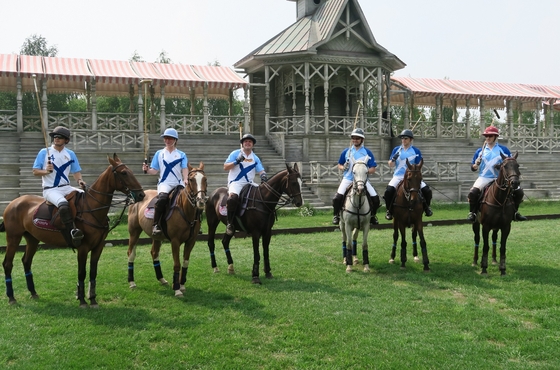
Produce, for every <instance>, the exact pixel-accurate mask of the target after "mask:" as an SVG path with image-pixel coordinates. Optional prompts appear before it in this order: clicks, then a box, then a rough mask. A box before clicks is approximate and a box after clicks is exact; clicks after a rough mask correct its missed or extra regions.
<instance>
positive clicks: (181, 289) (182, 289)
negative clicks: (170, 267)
mask: <svg viewBox="0 0 560 370" xmlns="http://www.w3.org/2000/svg"><path fill="white" fill-rule="evenodd" d="M179 290H180V291H181V292H183V293H185V292H186V291H187V288H185V286H184V285H181V286H179Z"/></svg>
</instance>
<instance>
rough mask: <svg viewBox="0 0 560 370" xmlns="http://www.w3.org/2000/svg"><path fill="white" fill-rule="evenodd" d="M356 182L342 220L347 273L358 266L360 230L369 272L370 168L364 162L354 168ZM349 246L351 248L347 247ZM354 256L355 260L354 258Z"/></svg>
mask: <svg viewBox="0 0 560 370" xmlns="http://www.w3.org/2000/svg"><path fill="white" fill-rule="evenodd" d="M352 173H353V175H354V180H353V182H352V188H351V190H350V191H349V192H348V194H347V195H346V198H345V201H344V208H343V209H342V214H341V216H342V217H341V219H340V231H342V254H343V255H344V259H345V261H346V272H352V264H353V263H354V264H357V263H359V262H358V259H357V257H355V256H356V254H357V253H356V250H357V239H358V234H359V233H360V230H363V234H364V235H363V240H362V258H363V266H364V272H369V271H370V269H369V252H368V242H367V238H368V233H369V219H370V211H371V210H370V208H369V202H368V199H367V189H366V183H367V180H368V166H367V165H366V163H365V162H363V161H358V162H356V163H354V165H353V166H352ZM347 246H349V248H348V247H347ZM353 255H354V260H352V256H353Z"/></svg>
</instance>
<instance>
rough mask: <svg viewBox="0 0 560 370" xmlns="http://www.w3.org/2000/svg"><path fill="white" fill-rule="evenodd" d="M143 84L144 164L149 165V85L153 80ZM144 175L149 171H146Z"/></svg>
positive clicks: (142, 82) (144, 81)
mask: <svg viewBox="0 0 560 370" xmlns="http://www.w3.org/2000/svg"><path fill="white" fill-rule="evenodd" d="M140 83H141V84H144V164H146V165H147V164H148V147H149V146H148V84H149V83H152V80H142V81H140ZM144 173H148V171H146V170H144Z"/></svg>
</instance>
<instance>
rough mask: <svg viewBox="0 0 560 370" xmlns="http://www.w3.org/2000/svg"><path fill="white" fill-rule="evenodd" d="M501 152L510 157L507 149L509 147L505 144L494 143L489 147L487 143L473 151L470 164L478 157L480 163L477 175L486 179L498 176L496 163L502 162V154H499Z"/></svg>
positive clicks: (498, 170)
mask: <svg viewBox="0 0 560 370" xmlns="http://www.w3.org/2000/svg"><path fill="white" fill-rule="evenodd" d="M483 150H484V151H483ZM481 153H482V155H481ZM501 153H503V154H504V155H505V156H506V157H511V152H510V151H509V149H508V148H507V147H506V146H504V145H500V144H496V145H494V146H493V147H492V149H490V148H489V147H488V145H485V146H484V147H482V148H478V149H477V151H476V152H475V153H474V156H473V159H472V161H471V164H475V163H476V161H477V160H478V158H479V157H480V165H479V166H478V176H479V177H483V178H486V179H497V178H498V173H499V172H500V169H499V168H496V167H498V166H496V165H499V164H501V163H502V162H503V159H502V156H501V155H500V154H501Z"/></svg>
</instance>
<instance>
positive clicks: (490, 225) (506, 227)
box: [472, 153, 521, 275]
mask: <svg viewBox="0 0 560 370" xmlns="http://www.w3.org/2000/svg"><path fill="white" fill-rule="evenodd" d="M501 156H502V159H503V162H502V163H501V164H498V165H497V166H499V167H500V172H499V173H498V178H497V179H496V180H495V181H494V182H492V183H491V184H490V185H488V187H487V188H486V190H485V191H484V194H483V196H482V200H481V203H480V207H479V211H478V214H477V219H476V221H475V222H474V223H473V225H472V229H473V232H474V244H475V247H474V257H473V266H477V262H478V245H479V243H480V225H482V239H483V242H484V245H483V247H482V259H481V261H480V266H481V268H482V270H481V272H480V273H481V274H482V275H486V274H488V271H487V268H488V252H489V250H490V245H489V242H488V237H489V234H490V230H492V262H493V263H497V261H496V241H497V240H498V231H501V236H500V273H501V275H505V274H506V242H507V238H508V236H509V233H510V231H511V221H512V220H513V218H514V215H515V203H514V201H513V198H512V196H513V191H514V190H515V189H517V188H518V187H519V185H520V180H519V178H520V177H521V173H520V172H519V164H518V163H517V153H515V155H514V156H513V157H507V156H505V155H504V154H501Z"/></svg>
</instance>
